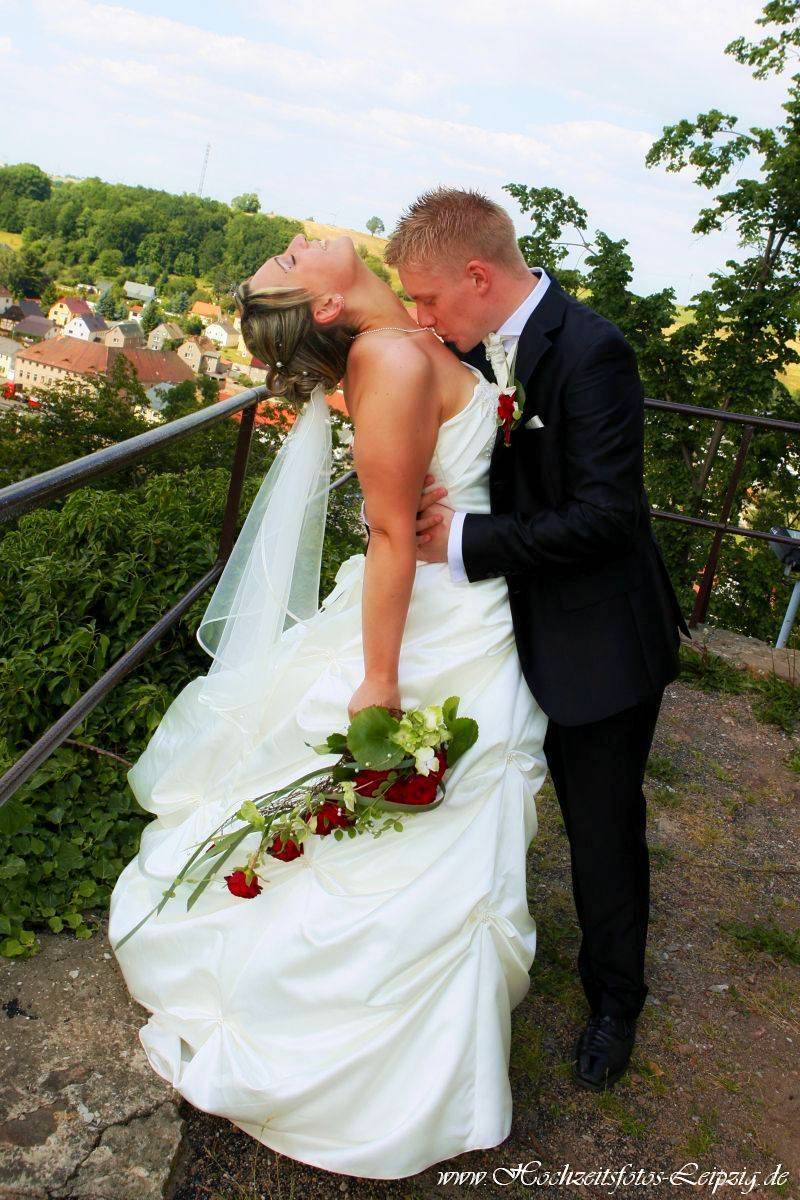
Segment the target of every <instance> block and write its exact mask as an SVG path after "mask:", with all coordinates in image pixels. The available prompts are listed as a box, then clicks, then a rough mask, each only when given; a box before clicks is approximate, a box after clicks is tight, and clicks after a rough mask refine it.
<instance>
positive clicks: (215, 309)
mask: <svg viewBox="0 0 800 1200" xmlns="http://www.w3.org/2000/svg"><path fill="white" fill-rule="evenodd" d="M191 312H193V313H194V314H195V316H197V317H221V316H222V309H221V308H220V306H219V305H218V304H209V303H208V301H206V300H195V302H194V304H193V305H192V307H191Z"/></svg>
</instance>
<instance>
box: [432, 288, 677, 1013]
mask: <svg viewBox="0 0 800 1200" xmlns="http://www.w3.org/2000/svg"><path fill="white" fill-rule="evenodd" d="M462 357H463V358H464V359H465V361H467V362H469V363H471V364H472V365H473V366H476V367H478V368H479V369H480V370H481V371H482V372H483V373H484V374H485V375H486V377H487V378H488V379H493V378H494V375H493V372H492V369H491V367H490V366H489V364H488V361H487V359H486V356H485V352H484V348H483V345H482V343H479V344H478V345H477V346H476V347H475V348H474V349H473V350H472V351H470V352H469V353H468V354H466V355H463V356H462ZM515 375H516V377H517V378H518V379H519V380H520V382H521V383H522V385H523V387H524V389H525V393H526V397H525V404H524V409H523V416H522V420H521V421H520V424H519V425H518V426H517V427H516V429H515V430H514V431H513V433H512V434H511V443H510V445H508V446H506V445H504V444H503V436H502V431H501V430H498V434H497V442H496V444H495V447H494V450H493V454H492V459H491V464H490V496H491V513H490V514H478V513H468V514H467V515H466V517H465V518H464V525H463V530H462V543H461V545H462V555H463V560H464V569H465V571H466V574H467V577H468V579H469V580H470V581H476V580H480V579H486V578H489V577H492V576H500V575H504V576H505V577H506V579H507V581H508V593H509V604H510V608H511V615H512V619H513V622H514V632H515V636H516V642H517V647H518V650H519V657H520V663H521V667H522V671H523V673H524V675H525V678H526V680H527V683H528V686H529V687H530V690H531V692H532V693H533V695H534V697H535V698H536V700H537V701H538V703H539V705H540V706H541V708H542V709H543V710H544V712H545V713H546V714H547V715H548V717H549V718H550V721H549V725H548V731H547V738H546V741H545V753H546V756H547V762H548V766H549V768H550V773H551V775H552V778H553V783H554V786H555V789H556V793H557V796H558V800H559V804H560V807H561V810H562V814H563V817H564V823H565V826H566V830H567V833H568V836H569V839H570V849H571V856H572V880H573V892H574V896H575V905H576V910H577V913H578V917H579V920H580V924H581V928H582V931H583V941H582V944H581V949H580V953H579V956H578V964H579V969H580V973H581V978H582V981H583V985H584V989H585V991H586V995H587V999H588V1000H589V1003H590V1006H591V1008H592V1010H593V1011H602V1012H609V1013H612V1014H614V1015H633V1016H635V1015H637V1014H638V1013H639V1011H640V1010H641V1007H642V1005H643V1004H644V999H645V996H646V994H647V987H646V986H645V984H644V948H645V940H646V936H647V923H648V907H649V866H648V852H647V842H646V838H645V819H646V811H645V800H644V795H643V793H642V780H643V776H644V769H645V764H646V762H647V757H648V753H649V749H650V744H651V740H652V736H653V730H654V728H655V723H656V719H657V716H658V709H659V705H660V703H661V697H662V694H663V690H664V687H665V685H666V684H667V683H668V682H669V681H670V680H672V679H674V678H675V677H676V675H677V674H678V669H679V660H678V646H679V641H680V639H679V634H678V628H679V627H680V628H682V629H683V630H685V631H686V632H688V630H687V629H686V624H685V622H684V620H683V617H682V615H681V612H680V608H679V606H678V601H677V599H676V596H675V593H674V591H673V589H672V585H671V584H670V581H669V576H668V574H667V571H666V568H665V566H664V562H663V559H662V557H661V552H660V550H659V547H658V545H657V543H656V540H655V537H654V535H653V531H652V527H651V521H650V512H649V503H648V499H647V495H646V493H645V489H644V484H643V430H644V407H643V403H642V401H643V393H642V386H641V382H640V379H639V373H638V369H637V365H636V356H635V354H634V351H633V350H632V349H631V347H630V345H629V344H628V342H627V341H626V340H625V338H624V337H623V335H622V333H621V332H620V331H619V329H618V328H617V327H616V326H615V325H613V324H612V323H611V322H610V321H607V320H605V319H604V318H603V317H601V316H599V315H598V314H597V313H595V312H593V311H592V310H591V309H589V308H587V307H586V305H584V304H581V303H580V302H579V301H577V300H575V299H573V297H571V296H570V295H568V294H567V293H566V292H565V291H564V290H563V288H561V287H560V286H559V284H558V282H557V281H556V280H555V279H554V278H553V277H552V276H551V282H550V285H549V287H548V289H547V291H546V293H545V295H544V296H543V298H542V300H541V301H540V303H539V304H538V306H537V307H536V308H535V309H534V311H533V313H532V314H531V316H530V317H529V319H528V321H527V323H526V325H525V328H524V329H523V331H522V335H521V337H520V340H519V344H518V348H517V356H516V363H515ZM533 414H537V415H538V416H539V418H540V419H541V421H542V422H543V427H542V428H538V429H526V428H525V427H524V424H525V422H526V421H528V420H529V419H530V418H531V416H532V415H533ZM445 503H446V499H445Z"/></svg>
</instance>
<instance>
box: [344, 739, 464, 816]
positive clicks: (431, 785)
mask: <svg viewBox="0 0 800 1200" xmlns="http://www.w3.org/2000/svg"><path fill="white" fill-rule="evenodd" d="M436 757H437V758H438V760H439V766H438V767H437V769H436V770H435V771H431V772H430V773H429V774H428V775H418V774H417V773H416V772H414V774H412V775H405V776H401V777H400V778H399V779H396V780H395V781H394V783H393V784H392V785H391V787H390V788H387V790H386V792H385V793H384V796H383V798H384V800H393V801H395V803H397V804H431V803H433V801H434V800H435V799H436V789H437V788H438V786H439V781H440V780H441V778H442V776H443V775H444V773H445V771H446V770H447V754H446V752H445V751H444V750H437V751H436ZM388 774H389V772H388V771H359V772H358V774H357V775H356V777H355V785H356V791H357V792H358V794H359V795H360V796H372V795H374V793H375V790H376V788H377V786H378V784H379V783H380V782H381V780H383V779H386V777H387V775H388Z"/></svg>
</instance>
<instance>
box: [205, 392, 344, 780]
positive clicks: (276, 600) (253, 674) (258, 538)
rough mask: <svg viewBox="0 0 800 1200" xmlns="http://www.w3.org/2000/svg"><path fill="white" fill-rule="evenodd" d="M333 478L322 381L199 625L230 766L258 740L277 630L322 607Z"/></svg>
mask: <svg viewBox="0 0 800 1200" xmlns="http://www.w3.org/2000/svg"><path fill="white" fill-rule="evenodd" d="M330 477H331V418H330V414H329V411H328V405H327V401H326V399H325V389H324V388H323V386H322V385H321V384H319V385H317V387H315V388H314V390H313V392H312V393H311V396H310V397H309V399H308V401H307V402H306V404H305V406H304V407H303V409H302V411H301V413H300V415H299V416H298V418H297V420H296V421H295V423H294V425H293V426H292V428H291V429H290V430H289V432H288V434H287V435H286V437H285V439H284V441H283V443H282V445H281V447H280V449H279V451H278V453H277V454H276V456H275V458H274V460H273V462H272V464H271V466H270V468H269V470H268V472H267V474H266V475H265V476H264V479H263V481H262V483H261V486H260V488H259V490H258V493H257V495H256V498H255V500H254V501H253V504H252V507H251V508H250V511H249V512H248V514H247V517H246V519H245V522H244V525H243V526H242V530H241V532H240V534H239V537H238V538H237V540H236V543H235V545H234V547H233V550H232V552H231V555H230V558H229V559H228V561H227V562H226V564H225V567H224V569H223V572H222V575H221V576H220V578H219V581H218V583H217V586H216V588H215V589H214V592H213V594H212V596H211V599H210V600H209V603H208V607H207V608H206V611H205V613H204V614H203V617H202V618H201V621H200V624H199V626H198V628H197V634H196V636H197V640H198V642H199V643H200V645H201V646H202V647H203V649H204V650H205V651H206V653H208V654H209V655H211V657H212V659H213V660H214V661H213V662H212V664H211V667H210V669H209V671H208V674H207V675H206V676H205V677H204V679H203V682H202V686H201V689H200V691H199V693H198V699H199V702H200V703H201V704H205V705H207V706H208V707H209V708H211V709H214V710H215V711H216V712H217V713H219V714H220V716H221V717H222V718H223V719H224V720H225V721H227V722H230V725H231V734H232V741H233V742H235V743H236V750H235V753H234V756H233V757H234V760H236V759H237V758H238V756H239V753H240V752H241V751H242V750H245V751H246V750H249V749H252V748H253V747H254V746H255V745H256V744H257V742H258V738H259V719H260V718H262V717H263V714H264V711H265V709H266V702H267V700H268V699H269V697H270V696H271V695H272V691H273V689H274V682H273V679H274V675H275V672H274V670H273V669H272V668H273V664H274V662H275V659H276V656H277V651H278V649H279V646H280V641H281V636H282V634H283V633H284V632H285V631H286V630H287V629H289V628H290V627H291V626H292V625H294V624H295V623H298V622H299V623H305V622H306V621H307V620H308V619H309V618H311V617H312V616H314V614H315V613H316V612H317V611H318V607H319V581H320V569H321V563H322V543H323V538H324V534H325V521H326V518H327V512H328V488H329V485H330ZM231 749H232V750H233V749H234V747H233V746H232V747H231Z"/></svg>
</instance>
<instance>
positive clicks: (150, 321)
mask: <svg viewBox="0 0 800 1200" xmlns="http://www.w3.org/2000/svg"><path fill="white" fill-rule="evenodd" d="M163 320H164V314H163V312H162V311H161V309H160V308H159V306H158V305H157V304H156V302H155V300H150V301H148V303H147V304H145V306H144V308H143V309H142V315H141V316H140V318H139V327H140V329H141V331H142V333H143V334H144V336H145V337H146V338H147V337H149V336H150V334H151V333H152V332H153V330H154V329H155V327H156V326H157V325H160V324H161V322H162V321H163Z"/></svg>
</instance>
